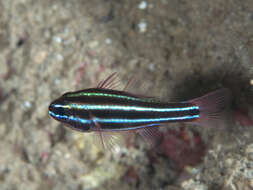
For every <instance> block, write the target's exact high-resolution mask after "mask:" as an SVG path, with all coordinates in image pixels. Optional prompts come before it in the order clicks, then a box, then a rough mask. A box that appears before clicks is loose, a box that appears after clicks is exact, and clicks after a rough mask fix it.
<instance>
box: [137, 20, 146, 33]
mask: <svg viewBox="0 0 253 190" xmlns="http://www.w3.org/2000/svg"><path fill="white" fill-rule="evenodd" d="M138 28H139V30H140V32H142V33H144V32H146V31H147V23H146V22H144V21H142V22H140V23H139V24H138Z"/></svg>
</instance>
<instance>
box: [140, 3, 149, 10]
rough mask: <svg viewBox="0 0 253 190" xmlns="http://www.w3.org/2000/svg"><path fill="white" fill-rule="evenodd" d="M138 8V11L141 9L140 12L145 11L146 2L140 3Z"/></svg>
mask: <svg viewBox="0 0 253 190" xmlns="http://www.w3.org/2000/svg"><path fill="white" fill-rule="evenodd" d="M138 7H139V9H141V10H144V9H146V8H147V2H146V1H142V2H140V4H139V6H138Z"/></svg>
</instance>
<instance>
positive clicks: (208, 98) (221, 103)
mask: <svg viewBox="0 0 253 190" xmlns="http://www.w3.org/2000/svg"><path fill="white" fill-rule="evenodd" d="M230 100H231V93H230V90H229V89H226V88H222V89H219V90H216V91H214V92H211V93H208V94H206V95H204V96H202V97H200V98H195V99H193V100H190V101H189V102H191V103H193V104H195V105H196V106H199V110H200V114H199V115H200V118H199V119H198V120H197V121H196V122H195V123H196V124H200V125H207V126H211V127H216V126H218V127H222V125H224V124H225V123H224V121H225V115H226V114H225V110H226V106H227V105H228V104H229V102H230Z"/></svg>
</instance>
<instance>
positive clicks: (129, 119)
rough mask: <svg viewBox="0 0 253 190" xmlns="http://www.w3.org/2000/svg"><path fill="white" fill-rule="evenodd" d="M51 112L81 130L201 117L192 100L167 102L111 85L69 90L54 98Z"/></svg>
mask: <svg viewBox="0 0 253 190" xmlns="http://www.w3.org/2000/svg"><path fill="white" fill-rule="evenodd" d="M49 113H50V115H51V116H53V117H54V118H55V119H57V120H60V121H63V122H64V123H67V124H70V125H71V126H73V128H76V129H78V130H81V131H87V129H89V130H91V131H92V130H96V127H93V128H92V125H94V124H95V123H99V124H100V126H101V130H102V131H120V130H136V129H139V128H143V127H146V126H149V125H152V126H154V125H158V124H161V123H168V122H190V121H195V120H197V119H198V118H199V107H198V106H196V105H194V104H193V103H189V102H182V103H166V102H161V101H159V100H157V99H153V98H145V97H138V96H136V95H132V94H130V93H127V92H124V91H116V90H111V89H96V88H92V89H86V90H83V91H77V92H70V93H67V94H64V95H63V96H62V97H60V98H59V99H57V100H56V101H54V102H53V103H52V104H51V105H50V107H49Z"/></svg>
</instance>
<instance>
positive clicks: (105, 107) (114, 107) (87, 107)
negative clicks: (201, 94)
mask: <svg viewBox="0 0 253 190" xmlns="http://www.w3.org/2000/svg"><path fill="white" fill-rule="evenodd" d="M53 106H54V107H55V108H68V109H72V108H73V109H84V110H123V111H152V112H175V111H190V110H198V109H199V107H198V106H190V107H183V108H148V107H138V106H119V105H91V104H86V105H84V104H83V105H80V104H68V105H61V104H55V105H53Z"/></svg>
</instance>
